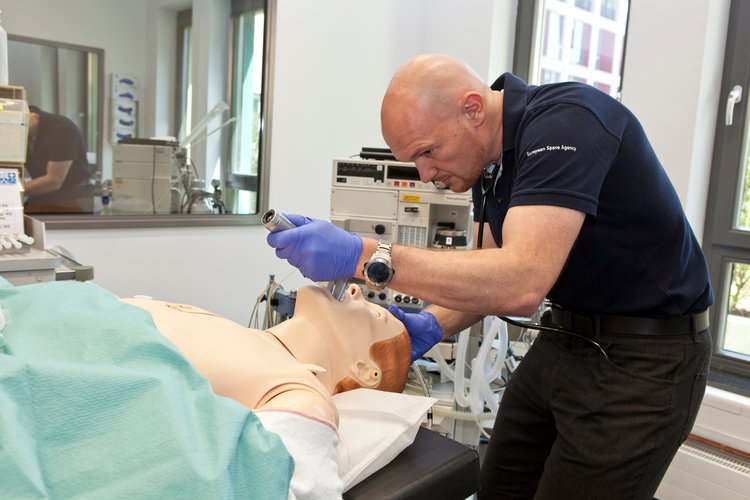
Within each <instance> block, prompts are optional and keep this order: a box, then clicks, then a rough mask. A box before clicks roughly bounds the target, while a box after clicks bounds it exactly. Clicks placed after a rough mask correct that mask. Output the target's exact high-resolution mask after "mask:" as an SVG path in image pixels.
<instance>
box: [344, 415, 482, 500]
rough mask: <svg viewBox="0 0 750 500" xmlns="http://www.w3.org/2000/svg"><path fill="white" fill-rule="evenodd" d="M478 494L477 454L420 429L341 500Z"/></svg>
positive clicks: (390, 499)
mask: <svg viewBox="0 0 750 500" xmlns="http://www.w3.org/2000/svg"><path fill="white" fill-rule="evenodd" d="M478 490H479V455H478V453H477V452H476V450H473V449H471V448H469V447H468V446H466V445H463V444H461V443H459V442H457V441H454V440H452V439H448V438H446V437H444V436H441V435H440V434H438V433H436V432H433V431H431V430H428V429H426V428H424V427H420V429H419V431H418V432H417V435H416V437H415V439H414V442H413V443H412V444H411V445H409V446H408V447H407V448H406V449H405V450H404V451H402V452H401V453H400V454H399V455H398V456H397V457H396V458H395V459H393V461H392V462H390V463H389V464H388V465H386V466H385V467H383V468H382V469H380V470H379V471H377V472H375V473H373V474H372V475H371V476H369V477H368V478H367V479H365V480H364V481H362V482H361V483H359V484H358V485H356V486H354V487H353V488H351V489H350V490H348V491H347V492H346V493H344V500H370V499H371V500H375V499H378V500H396V499H400V500H404V499H415V500H416V499H422V498H430V499H433V500H440V499H445V500H449V499H464V498H469V497H470V496H471V495H472V494H474V493H476V492H477V491H478Z"/></svg>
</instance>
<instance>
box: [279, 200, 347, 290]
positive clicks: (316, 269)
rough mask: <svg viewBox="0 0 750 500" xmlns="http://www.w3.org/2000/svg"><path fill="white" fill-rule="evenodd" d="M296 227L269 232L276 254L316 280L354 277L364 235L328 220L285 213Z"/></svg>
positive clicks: (306, 276)
mask: <svg viewBox="0 0 750 500" xmlns="http://www.w3.org/2000/svg"><path fill="white" fill-rule="evenodd" d="M284 215H285V216H286V218H287V219H289V222H291V223H292V224H294V225H295V226H297V227H295V228H293V229H286V230H284V231H278V232H276V233H271V234H269V235H268V238H267V239H266V241H268V244H269V245H271V246H272V247H274V248H275V249H276V256H277V257H279V258H280V259H286V260H287V261H288V262H289V263H290V264H291V265H293V266H294V267H296V268H298V269H299V270H300V271H301V272H302V275H303V276H304V277H305V278H309V279H311V280H313V281H333V280H337V279H340V278H350V277H352V276H354V273H355V271H356V270H357V269H356V268H357V262H358V261H359V256H360V254H361V253H362V238H361V237H360V236H359V235H358V234H355V233H349V232H347V231H344V230H343V229H341V228H338V227H336V226H334V225H333V224H331V223H330V222H328V221H324V220H318V219H311V218H309V217H303V216H301V215H296V214H284Z"/></svg>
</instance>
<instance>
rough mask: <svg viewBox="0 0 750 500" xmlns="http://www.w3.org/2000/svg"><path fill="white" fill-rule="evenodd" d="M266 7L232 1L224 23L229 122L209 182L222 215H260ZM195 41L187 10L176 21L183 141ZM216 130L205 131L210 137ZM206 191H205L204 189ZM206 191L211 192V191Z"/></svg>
mask: <svg viewBox="0 0 750 500" xmlns="http://www.w3.org/2000/svg"><path fill="white" fill-rule="evenodd" d="M268 18H269V16H268V15H267V2H265V1H264V0H232V3H231V12H230V18H229V19H228V20H227V32H228V33H229V46H228V49H227V53H228V54H229V57H228V63H227V75H226V81H227V97H226V102H227V104H228V105H229V118H228V120H226V121H225V122H224V123H223V124H222V125H221V128H224V137H225V140H224V146H223V154H222V160H221V161H220V162H218V163H217V164H216V166H215V167H214V168H213V171H209V172H207V174H206V176H207V179H210V180H211V181H212V182H213V183H215V184H217V185H218V187H219V188H220V190H221V194H222V200H221V204H220V205H219V208H218V209H219V210H220V212H221V213H226V214H244V215H251V214H257V213H259V212H260V211H261V210H262V207H261V201H262V196H259V187H262V185H261V183H259V179H260V178H261V177H262V171H263V157H264V156H263V146H262V145H263V135H264V134H263V124H264V120H263V115H264V112H265V111H266V105H265V103H264V97H265V96H264V92H263V90H264V84H265V79H266V78H267V77H268V73H267V71H266V65H267V58H266V43H265V42H266V39H267V31H268V30H267V23H268ZM192 59H193V39H192V22H191V10H186V11H183V12H180V13H179V14H178V20H177V62H178V71H177V75H176V76H177V82H176V83H177V88H179V89H180V92H179V95H178V96H177V101H176V103H175V110H176V112H175V134H176V137H179V138H184V137H186V136H188V135H189V134H190V132H191V125H192V123H191V118H192V99H193V81H192ZM215 131H218V129H216V130H208V131H207V133H208V134H211V133H213V132H215ZM207 188H208V186H207ZM209 189H210V188H209Z"/></svg>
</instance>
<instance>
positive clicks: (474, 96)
mask: <svg viewBox="0 0 750 500" xmlns="http://www.w3.org/2000/svg"><path fill="white" fill-rule="evenodd" d="M463 112H464V114H465V115H466V117H467V118H468V119H469V120H470V121H471V123H472V124H474V126H478V125H481V124H482V122H483V121H484V100H483V99H482V96H481V95H479V93H478V92H473V91H472V92H467V93H465V94H464V95H463Z"/></svg>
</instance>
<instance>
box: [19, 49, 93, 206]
mask: <svg viewBox="0 0 750 500" xmlns="http://www.w3.org/2000/svg"><path fill="white" fill-rule="evenodd" d="M8 74H9V84H10V85H17V86H21V87H24V89H25V90H26V100H27V102H28V104H29V106H36V107H37V108H39V110H41V111H42V112H43V113H50V114H52V115H61V116H64V117H66V118H68V119H70V121H72V122H73V124H74V125H75V126H76V127H77V128H78V130H79V131H80V132H81V137H82V139H83V147H82V148H79V149H80V150H81V151H82V152H81V153H80V156H83V158H81V159H80V161H78V163H80V165H78V164H76V165H72V166H71V167H69V170H68V174H67V176H66V179H67V180H66V184H64V185H63V187H66V185H67V184H68V183H69V184H70V185H71V186H72V185H73V184H74V183H75V184H76V185H77V187H76V188H75V189H79V190H81V189H82V186H83V185H86V187H85V189H83V191H86V192H87V193H91V194H93V192H94V190H95V189H96V188H97V185H99V186H100V182H101V176H102V174H101V166H102V124H103V118H102V117H103V90H104V89H103V85H104V50H102V49H97V48H94V47H85V46H79V45H72V44H66V43H58V42H52V41H48V40H39V39H35V38H29V37H23V36H16V35H8ZM37 116H38V114H37ZM38 135H41V134H38ZM34 146H36V148H37V153H38V152H39V151H40V150H41V149H46V148H47V147H52V146H49V145H46V144H44V143H43V142H42V141H37V140H35V141H33V142H32V144H31V145H30V147H34ZM77 156H78V155H77ZM44 163H45V164H46V161H45V162H44ZM42 168H44V167H42ZM30 170H34V168H33V166H32V164H31V157H27V168H26V177H27V179H28V178H29V176H30V172H29V171H30ZM74 171H75V172H74ZM62 189H63V188H61V191H62ZM66 189H67V190H68V191H73V189H74V188H72V187H70V188H66ZM40 199H41V198H40ZM29 201H31V199H30V200H29ZM27 207H28V208H27V210H26V212H27V213H75V212H84V213H85V212H89V213H90V211H91V210H85V209H84V210H81V209H80V208H79V207H72V206H66V204H64V203H57V202H55V201H51V202H50V203H49V204H41V205H37V206H36V209H35V208H34V207H31V206H27Z"/></svg>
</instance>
